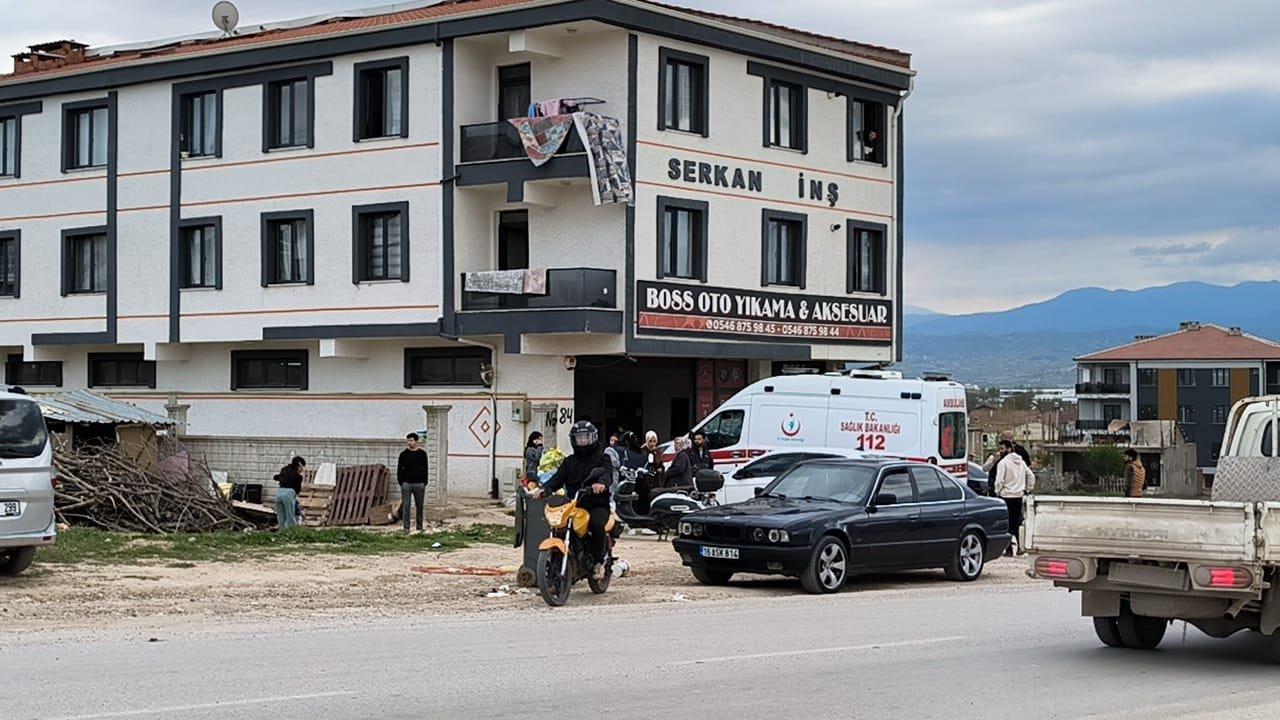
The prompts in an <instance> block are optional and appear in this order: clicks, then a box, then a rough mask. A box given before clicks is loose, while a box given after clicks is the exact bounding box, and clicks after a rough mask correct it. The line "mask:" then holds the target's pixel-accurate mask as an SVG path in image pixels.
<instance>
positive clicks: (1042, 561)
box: [1035, 557, 1084, 580]
mask: <svg viewBox="0 0 1280 720" xmlns="http://www.w3.org/2000/svg"><path fill="white" fill-rule="evenodd" d="M1035 569H1036V575H1038V576H1040V577H1042V578H1049V579H1051V580H1076V579H1079V578H1082V577H1084V563H1082V562H1080V561H1079V560H1076V559H1074V558H1055V557H1041V558H1036V563H1035Z"/></svg>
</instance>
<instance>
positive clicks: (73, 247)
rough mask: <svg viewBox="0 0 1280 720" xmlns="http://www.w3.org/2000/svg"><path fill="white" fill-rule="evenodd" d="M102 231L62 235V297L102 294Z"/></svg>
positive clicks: (104, 270) (104, 266) (104, 285)
mask: <svg viewBox="0 0 1280 720" xmlns="http://www.w3.org/2000/svg"><path fill="white" fill-rule="evenodd" d="M106 289H107V232H106V228H86V229H84V230H71V231H64V232H63V233H62V294H63V295H72V294H75V293H96V292H106Z"/></svg>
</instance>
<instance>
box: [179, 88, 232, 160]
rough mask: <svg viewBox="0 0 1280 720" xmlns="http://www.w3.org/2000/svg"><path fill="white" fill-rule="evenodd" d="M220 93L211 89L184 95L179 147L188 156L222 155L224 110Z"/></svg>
mask: <svg viewBox="0 0 1280 720" xmlns="http://www.w3.org/2000/svg"><path fill="white" fill-rule="evenodd" d="M220 100H221V98H220V97H219V93H218V92H217V91H211V92H206V93H198V94H194V95H184V96H183V97H182V126H181V127H182V129H181V132H180V134H179V137H178V142H179V145H178V149H179V150H181V151H182V153H183V154H184V155H185V156H186V157H213V156H218V155H221V154H222V153H221V150H220V149H219V147H218V139H219V135H220V128H221V126H222V122H221V120H222V111H221V108H220V107H219V101H220Z"/></svg>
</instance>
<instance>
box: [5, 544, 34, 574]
mask: <svg viewBox="0 0 1280 720" xmlns="http://www.w3.org/2000/svg"><path fill="white" fill-rule="evenodd" d="M35 556H36V549H35V548H33V547H23V548H17V549H14V550H10V551H9V554H8V555H0V575H17V574H18V573H20V572H22V571H23V570H26V569H27V568H29V567H31V561H32V560H34V559H35Z"/></svg>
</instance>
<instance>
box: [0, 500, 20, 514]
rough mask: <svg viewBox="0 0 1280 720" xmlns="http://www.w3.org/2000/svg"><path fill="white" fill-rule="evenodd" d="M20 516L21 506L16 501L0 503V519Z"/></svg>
mask: <svg viewBox="0 0 1280 720" xmlns="http://www.w3.org/2000/svg"><path fill="white" fill-rule="evenodd" d="M21 514H22V506H21V505H19V504H18V501H17V500H8V501H5V502H0V517H17V516H18V515H21Z"/></svg>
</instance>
